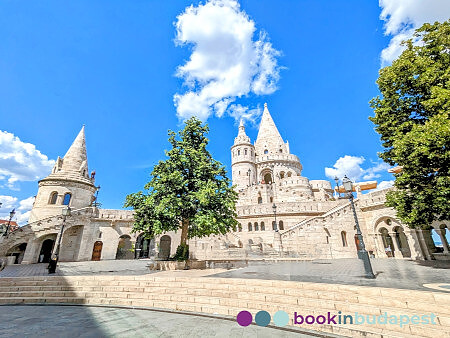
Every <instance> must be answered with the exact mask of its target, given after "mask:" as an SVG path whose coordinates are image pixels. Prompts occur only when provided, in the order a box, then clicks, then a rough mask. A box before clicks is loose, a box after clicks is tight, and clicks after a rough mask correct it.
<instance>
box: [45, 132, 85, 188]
mask: <svg viewBox="0 0 450 338" xmlns="http://www.w3.org/2000/svg"><path fill="white" fill-rule="evenodd" d="M47 179H59V180H64V179H65V180H72V181H74V180H75V181H80V182H83V183H88V184H90V185H92V184H93V180H91V179H90V178H89V173H88V163H87V152H86V136H85V134H84V126H83V127H82V128H81V130H80V132H79V133H78V135H77V137H76V138H75V140H74V141H73V143H72V145H71V146H70V148H69V150H67V153H66V155H64V157H63V158H60V157H58V159H57V161H56V163H55V166H54V167H53V170H52V173H51V174H50V175H49V176H47V177H46V178H45V179H44V180H47Z"/></svg>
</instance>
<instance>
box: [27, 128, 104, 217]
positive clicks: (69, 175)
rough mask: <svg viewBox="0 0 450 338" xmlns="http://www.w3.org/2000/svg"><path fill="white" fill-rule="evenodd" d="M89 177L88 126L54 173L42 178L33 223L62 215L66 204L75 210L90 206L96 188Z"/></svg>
mask: <svg viewBox="0 0 450 338" xmlns="http://www.w3.org/2000/svg"><path fill="white" fill-rule="evenodd" d="M94 176H95V175H94V174H92V175H91V177H90V176H89V173H88V163H87V154H86V139H85V135H84V126H83V128H81V130H80V132H79V133H78V136H77V137H76V138H75V141H73V143H72V145H71V146H70V148H69V150H68V151H67V153H66V155H64V157H63V158H60V157H59V156H58V159H57V160H56V163H55V166H54V167H53V170H52V172H51V174H50V175H48V176H47V177H46V178H44V179H42V180H40V181H39V190H38V193H37V195H36V199H35V201H34V205H33V209H32V210H31V213H30V219H29V222H30V223H31V222H34V221H37V220H40V219H43V218H46V217H49V216H55V215H60V214H61V212H62V208H63V207H64V206H65V205H68V206H70V208H72V209H75V210H76V209H80V208H84V207H89V206H90V205H91V204H92V201H93V199H94V193H95V191H96V189H97V188H96V187H95V185H94V183H95V181H94V180H95V178H94Z"/></svg>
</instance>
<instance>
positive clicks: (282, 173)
mask: <svg viewBox="0 0 450 338" xmlns="http://www.w3.org/2000/svg"><path fill="white" fill-rule="evenodd" d="M280 178H281V179H283V178H284V171H282V172H280Z"/></svg>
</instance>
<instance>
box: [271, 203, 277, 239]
mask: <svg viewBox="0 0 450 338" xmlns="http://www.w3.org/2000/svg"><path fill="white" fill-rule="evenodd" d="M272 210H273V215H274V217H275V229H273V230H275V232H278V227H277V206H276V205H275V203H274V204H273V205H272Z"/></svg>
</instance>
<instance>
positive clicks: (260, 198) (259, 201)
mask: <svg viewBox="0 0 450 338" xmlns="http://www.w3.org/2000/svg"><path fill="white" fill-rule="evenodd" d="M261 203H262V197H261V196H259V197H258V204H261Z"/></svg>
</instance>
